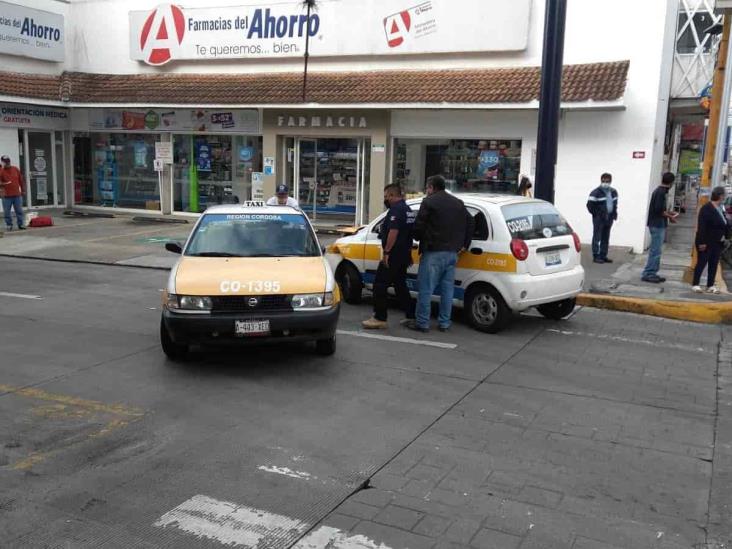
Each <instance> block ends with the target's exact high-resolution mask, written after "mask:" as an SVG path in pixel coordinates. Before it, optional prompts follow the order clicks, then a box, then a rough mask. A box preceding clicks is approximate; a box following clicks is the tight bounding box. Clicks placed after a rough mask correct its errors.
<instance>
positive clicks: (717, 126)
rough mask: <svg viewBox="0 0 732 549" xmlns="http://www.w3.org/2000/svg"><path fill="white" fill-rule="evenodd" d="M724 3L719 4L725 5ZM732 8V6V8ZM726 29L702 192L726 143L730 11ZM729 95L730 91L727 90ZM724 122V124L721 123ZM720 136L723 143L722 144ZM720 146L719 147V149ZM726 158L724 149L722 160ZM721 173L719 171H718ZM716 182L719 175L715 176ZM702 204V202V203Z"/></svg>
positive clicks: (714, 90) (716, 75)
mask: <svg viewBox="0 0 732 549" xmlns="http://www.w3.org/2000/svg"><path fill="white" fill-rule="evenodd" d="M723 3H724V2H721V1H720V2H718V4H723ZM731 4H732V3H731ZM731 7H732V6H731ZM724 13H725V17H724V27H723V30H722V40H721V41H720V43H719V52H718V53H717V67H716V69H715V71H714V82H713V85H712V105H711V109H710V112H709V127H708V128H707V142H706V145H705V148H704V167H703V169H702V179H701V188H702V192H703V191H704V190H706V191H707V192H709V191H710V190H711V185H712V176H713V174H712V171H713V168H714V167H715V164H716V162H715V156H716V154H717V150H718V149H721V147H723V146H724V143H725V142H726V136H727V117H728V113H727V112H725V113H722V107H723V103H726V105H727V110H729V97H727V101H726V102H725V101H724V92H725V85H724V84H725V73H727V70H726V68H727V63H728V61H729V59H728V57H729V55H730V49H729V34H730V23H732V17H730V14H729V11H727V10H725V12H724ZM727 91H728V93H729V89H728V90H727ZM721 121H724V124H722V123H721ZM720 136H722V137H721V143H720ZM718 145H719V147H718ZM723 157H724V153H723V149H722V158H723ZM719 160H720V162H719V167H720V169H721V166H722V163H721V158H720V159H719ZM717 171H719V169H718V170H717ZM714 178H715V180H718V179H717V175H716V174H714ZM700 202H701V201H700Z"/></svg>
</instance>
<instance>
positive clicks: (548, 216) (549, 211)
mask: <svg viewBox="0 0 732 549" xmlns="http://www.w3.org/2000/svg"><path fill="white" fill-rule="evenodd" d="M501 210H502V211H503V217H504V218H505V219H506V226H508V230H509V231H510V232H511V238H520V239H522V240H534V239H538V238H552V237H554V236H566V235H570V234H572V228H571V227H570V226H569V224H568V223H567V221H566V220H565V219H564V218H563V217H562V214H560V213H559V212H558V211H557V209H556V208H555V207H554V206H552V205H551V204H549V203H548V202H521V203H519V204H509V205H508V206H503V207H502V208H501Z"/></svg>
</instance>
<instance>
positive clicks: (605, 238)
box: [587, 173, 618, 263]
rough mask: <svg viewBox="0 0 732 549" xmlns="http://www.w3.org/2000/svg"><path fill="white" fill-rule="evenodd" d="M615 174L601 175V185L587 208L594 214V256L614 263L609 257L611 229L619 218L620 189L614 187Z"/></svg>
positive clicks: (596, 258) (596, 259)
mask: <svg viewBox="0 0 732 549" xmlns="http://www.w3.org/2000/svg"><path fill="white" fill-rule="evenodd" d="M612 181H613V176H612V175H610V174H609V173H604V174H602V176H600V186H599V187H597V188H596V189H595V190H594V191H592V192H591V193H590V197H589V198H588V199H587V210H588V211H589V212H590V214H591V215H592V257H593V261H594V262H595V263H612V262H613V261H612V259H608V257H607V250H608V248H609V247H610V230H611V229H612V228H613V223H614V222H615V221H616V220H617V219H618V191H616V190H615V189H613V188H612Z"/></svg>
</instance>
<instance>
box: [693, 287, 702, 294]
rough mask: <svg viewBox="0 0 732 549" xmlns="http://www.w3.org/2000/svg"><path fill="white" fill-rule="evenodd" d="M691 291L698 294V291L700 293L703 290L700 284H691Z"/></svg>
mask: <svg viewBox="0 0 732 549" xmlns="http://www.w3.org/2000/svg"><path fill="white" fill-rule="evenodd" d="M691 291H692V292H694V293H695V294H700V293H702V291H703V290H702V287H701V286H692V288H691Z"/></svg>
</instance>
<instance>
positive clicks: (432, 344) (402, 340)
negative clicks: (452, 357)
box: [337, 330, 457, 349]
mask: <svg viewBox="0 0 732 549" xmlns="http://www.w3.org/2000/svg"><path fill="white" fill-rule="evenodd" d="M337 333H338V334H339V335H346V336H353V337H363V338H366V339H380V340H382V341H392V342H394V343H408V344H410V345H424V346H426V347H437V348H438V349H457V345H455V344H454V343H440V342H439V341H427V340H424V339H411V338H408V337H394V336H387V335H380V334H369V333H366V332H352V331H348V330H338V332H337Z"/></svg>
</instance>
